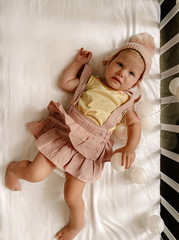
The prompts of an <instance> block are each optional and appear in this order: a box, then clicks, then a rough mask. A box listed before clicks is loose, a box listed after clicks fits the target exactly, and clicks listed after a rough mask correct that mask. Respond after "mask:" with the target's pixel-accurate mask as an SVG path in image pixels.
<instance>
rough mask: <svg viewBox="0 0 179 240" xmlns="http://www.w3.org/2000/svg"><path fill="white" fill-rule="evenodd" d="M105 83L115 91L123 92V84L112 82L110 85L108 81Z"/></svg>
mask: <svg viewBox="0 0 179 240" xmlns="http://www.w3.org/2000/svg"><path fill="white" fill-rule="evenodd" d="M105 83H106V85H107V86H108V87H110V88H112V89H114V90H117V91H122V89H121V84H120V83H119V82H117V81H110V83H108V82H107V81H106V80H105Z"/></svg>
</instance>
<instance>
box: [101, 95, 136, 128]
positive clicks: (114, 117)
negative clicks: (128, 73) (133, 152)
mask: <svg viewBox="0 0 179 240" xmlns="http://www.w3.org/2000/svg"><path fill="white" fill-rule="evenodd" d="M126 92H127V93H128V95H129V97H130V99H129V100H128V101H127V102H126V103H124V104H123V105H121V106H119V107H118V108H116V109H115V110H114V111H113V112H112V113H111V115H110V116H109V117H108V119H107V120H106V122H105V123H104V124H103V127H104V128H106V129H111V128H113V127H114V126H116V124H117V122H118V119H119V117H120V115H121V114H122V113H124V112H125V111H126V110H127V109H128V108H130V107H131V106H132V105H133V104H134V96H133V93H132V92H129V91H126Z"/></svg>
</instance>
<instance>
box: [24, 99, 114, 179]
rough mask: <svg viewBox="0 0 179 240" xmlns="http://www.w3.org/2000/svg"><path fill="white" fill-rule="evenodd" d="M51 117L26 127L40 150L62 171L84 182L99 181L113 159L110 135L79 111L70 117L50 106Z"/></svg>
mask: <svg viewBox="0 0 179 240" xmlns="http://www.w3.org/2000/svg"><path fill="white" fill-rule="evenodd" d="M48 110H49V111H50V114H49V116H48V117H47V118H46V119H45V120H43V121H39V122H37V121H34V122H30V123H28V124H27V127H28V129H29V130H30V131H31V132H32V134H33V135H34V137H35V138H36V146H37V148H38V150H39V151H40V152H41V153H42V154H43V155H44V156H46V157H47V158H48V159H49V160H50V161H51V162H53V163H54V164H55V165H56V166H57V167H58V168H59V169H62V170H64V171H65V172H67V173H69V174H71V175H72V176H74V177H75V178H77V179H79V180H81V181H83V182H85V183H89V182H94V181H96V180H97V179H99V178H100V176H101V173H102V170H103V167H104V163H105V162H107V161H110V159H111V156H112V141H111V140H110V135H111V132H110V131H108V130H106V129H104V128H102V127H99V126H97V125H96V124H95V123H93V121H92V120H90V119H88V118H87V117H85V116H84V115H83V114H82V113H81V112H80V111H79V110H78V109H76V108H75V107H71V109H70V111H69V113H68V114H67V113H66V111H65V110H64V109H63V107H62V105H61V104H59V103H55V102H53V101H52V102H50V104H49V105H48Z"/></svg>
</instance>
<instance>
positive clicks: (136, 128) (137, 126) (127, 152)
mask: <svg viewBox="0 0 179 240" xmlns="http://www.w3.org/2000/svg"><path fill="white" fill-rule="evenodd" d="M126 124H127V135H128V140H127V144H126V146H125V147H123V148H120V149H117V150H116V151H115V152H122V165H125V168H126V169H129V168H130V167H131V165H132V163H133V162H134V160H135V150H136V148H137V145H138V143H139V140H140V136H141V123H140V119H139V118H138V116H137V114H136V113H135V111H134V108H133V107H131V108H130V109H129V110H128V111H127V113H126ZM115 152H114V153H115Z"/></svg>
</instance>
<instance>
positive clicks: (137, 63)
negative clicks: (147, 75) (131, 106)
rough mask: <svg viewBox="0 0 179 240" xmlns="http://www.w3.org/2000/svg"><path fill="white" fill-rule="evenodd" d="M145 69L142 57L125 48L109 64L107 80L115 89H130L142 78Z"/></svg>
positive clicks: (106, 73)
mask: <svg viewBox="0 0 179 240" xmlns="http://www.w3.org/2000/svg"><path fill="white" fill-rule="evenodd" d="M143 71H144V62H143V60H142V58H141V57H140V56H137V55H136V54H134V53H131V52H128V51H125V50H124V51H122V52H120V53H119V54H118V55H117V57H115V58H114V59H113V60H112V61H111V63H110V64H109V65H108V66H107V68H106V71H105V82H106V84H107V85H108V86H109V87H111V88H113V89H116V90H128V89H130V88H132V87H133V85H134V84H135V83H136V82H137V81H138V80H139V79H140V77H141V75H142V73H143Z"/></svg>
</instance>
